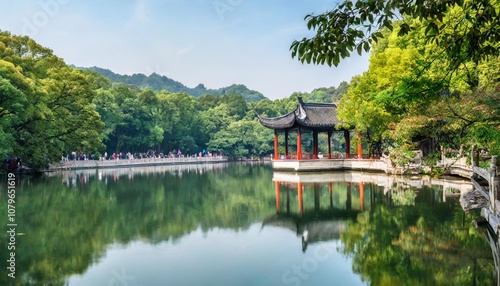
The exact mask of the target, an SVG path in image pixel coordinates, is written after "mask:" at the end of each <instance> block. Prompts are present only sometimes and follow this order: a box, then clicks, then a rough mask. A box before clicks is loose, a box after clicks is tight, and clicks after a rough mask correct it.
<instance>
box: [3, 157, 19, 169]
mask: <svg viewBox="0 0 500 286" xmlns="http://www.w3.org/2000/svg"><path fill="white" fill-rule="evenodd" d="M21 167H22V163H21V158H19V157H11V156H10V155H8V156H7V157H6V158H5V160H4V162H3V165H2V170H4V171H6V172H13V171H17V170H19V169H20V168H21Z"/></svg>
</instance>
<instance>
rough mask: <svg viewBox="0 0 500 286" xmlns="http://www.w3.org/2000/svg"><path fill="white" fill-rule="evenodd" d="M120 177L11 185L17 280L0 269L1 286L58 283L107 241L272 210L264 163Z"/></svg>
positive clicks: (156, 236) (242, 219) (240, 223)
mask: <svg viewBox="0 0 500 286" xmlns="http://www.w3.org/2000/svg"><path fill="white" fill-rule="evenodd" d="M119 172H120V173H116V172H114V171H109V172H105V173H104V174H101V175H99V171H95V170H94V171H85V172H80V173H74V174H70V176H69V181H70V182H71V181H74V182H75V183H74V184H73V183H70V184H69V185H68V184H66V182H67V178H62V177H61V176H44V177H41V178H38V179H35V178H24V179H22V181H18V183H17V201H16V209H17V213H16V220H17V223H18V232H22V233H25V235H23V236H19V237H18V238H17V247H16V272H17V273H16V280H15V281H14V280H12V279H10V278H9V277H8V276H7V272H6V268H5V267H2V269H1V270H0V285H10V284H9V283H17V285H64V284H65V283H66V279H67V277H68V276H70V275H74V274H83V273H84V272H85V271H86V270H87V269H88V268H89V266H91V265H93V264H94V263H96V262H98V261H99V260H100V258H101V257H102V256H103V255H104V254H105V252H106V250H107V247H108V246H109V245H111V244H113V243H116V242H119V243H123V244H127V243H129V242H131V241H134V240H137V239H140V240H142V241H147V242H150V243H159V242H162V241H169V240H178V239H180V238H181V237H183V236H185V235H187V234H189V233H191V232H193V231H195V230H196V229H197V228H198V227H201V229H202V230H204V231H208V230H210V229H213V228H230V229H234V230H243V229H246V228H248V227H249V226H250V225H251V224H252V223H254V222H256V221H261V220H262V219H263V217H264V216H265V215H266V214H269V213H270V212H271V213H272V211H273V209H274V202H273V199H274V194H273V193H269V192H268V191H269V189H270V186H271V184H272V183H271V174H272V173H271V172H270V170H269V166H267V165H257V166H255V168H249V167H248V166H244V165H239V164H234V165H231V166H230V168H229V167H226V168H223V167H214V168H209V169H198V168H192V169H188V168H182V169H179V170H162V171H158V170H156V171H152V172H147V173H142V174H141V173H134V175H133V179H130V174H129V173H128V172H125V171H124V170H120V171H119ZM181 174H182V175H181ZM73 175H74V178H75V180H73ZM82 178H83V179H82ZM105 182H107V183H105ZM1 188H4V186H2V187H1ZM5 195H6V192H5V189H0V196H2V197H4V196H5ZM0 212H1V213H7V209H6V205H5V204H2V205H1V206H0ZM6 239H7V236H6V232H5V231H3V232H2V233H1V234H0V240H1V241H6ZM5 249H6V248H5V247H2V251H1V252H0V259H1V260H2V261H6V260H7V259H8V256H7V255H8V254H7V253H6V252H5V251H3V250H5ZM2 265H3V264H2Z"/></svg>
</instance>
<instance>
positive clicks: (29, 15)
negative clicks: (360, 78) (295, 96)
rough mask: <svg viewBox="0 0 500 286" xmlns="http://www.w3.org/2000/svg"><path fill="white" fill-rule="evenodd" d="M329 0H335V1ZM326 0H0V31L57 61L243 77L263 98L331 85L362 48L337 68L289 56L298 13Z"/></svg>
mask: <svg viewBox="0 0 500 286" xmlns="http://www.w3.org/2000/svg"><path fill="white" fill-rule="evenodd" d="M337 1H338V0H337ZM335 3H336V1H333V0H267V1H266V0H120V1H118V0H116V1H115V0H107V1H102V0H101V1H98V0H0V30H4V31H9V32H11V33H13V34H17V35H28V36H30V37H31V38H33V39H34V40H35V41H36V42H38V43H39V44H41V45H43V46H45V47H48V48H50V49H52V50H53V51H54V54H55V55H57V56H59V57H61V58H63V59H64V60H65V62H66V63H67V64H73V65H75V66H78V67H92V66H98V67H101V68H106V69H110V70H112V71H113V72H115V73H119V74H134V73H144V74H147V75H149V74H151V73H157V74H160V75H164V76H167V77H169V78H171V79H173V80H176V81H179V82H181V83H183V84H184V85H186V86H188V87H195V86H197V85H198V84H200V83H202V84H204V85H205V86H206V87H207V88H213V89H217V88H221V87H225V86H229V85H231V84H244V85H246V86H247V87H248V88H250V89H253V90H256V91H259V92H261V93H262V94H264V96H266V97H267V98H270V99H278V98H285V97H289V96H290V95H291V94H292V93H293V92H311V91H312V90H314V89H315V88H319V87H330V86H335V87H336V86H338V85H339V83H340V82H342V81H347V82H349V81H350V79H351V78H352V77H353V76H355V75H358V74H361V73H363V72H364V71H366V70H367V68H368V55H366V54H365V55H362V56H358V55H357V54H356V55H352V56H351V57H350V58H348V59H344V60H343V61H342V62H341V64H340V65H339V66H338V67H328V66H327V65H325V66H322V65H313V64H302V63H300V62H299V61H298V60H297V59H292V57H291V52H290V50H289V49H290V45H291V44H292V42H293V41H294V40H300V39H302V38H303V37H306V36H311V35H313V33H312V32H311V31H308V30H307V25H306V22H305V21H304V17H305V16H306V15H308V14H319V13H323V12H326V11H328V10H330V9H332V8H333V7H334V6H335Z"/></svg>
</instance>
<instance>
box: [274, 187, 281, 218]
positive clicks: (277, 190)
mask: <svg viewBox="0 0 500 286" xmlns="http://www.w3.org/2000/svg"><path fill="white" fill-rule="evenodd" d="M280 185H281V184H280V182H279V181H276V182H275V188H276V213H279V212H280Z"/></svg>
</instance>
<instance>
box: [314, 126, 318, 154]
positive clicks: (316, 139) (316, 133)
mask: <svg viewBox="0 0 500 286" xmlns="http://www.w3.org/2000/svg"><path fill="white" fill-rule="evenodd" d="M313 159H318V131H313Z"/></svg>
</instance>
